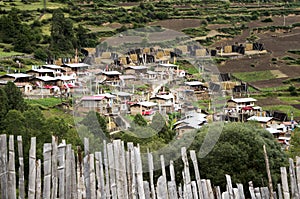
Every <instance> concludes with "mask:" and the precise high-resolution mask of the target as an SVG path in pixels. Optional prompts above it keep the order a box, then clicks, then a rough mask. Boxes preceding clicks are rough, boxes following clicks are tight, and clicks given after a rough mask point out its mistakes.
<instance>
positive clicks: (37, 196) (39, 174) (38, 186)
mask: <svg viewBox="0 0 300 199" xmlns="http://www.w3.org/2000/svg"><path fill="white" fill-rule="evenodd" d="M35 184H36V185H35V186H36V191H35V193H36V194H35V199H41V198H42V162H41V160H40V159H38V161H37V163H36V181H35Z"/></svg>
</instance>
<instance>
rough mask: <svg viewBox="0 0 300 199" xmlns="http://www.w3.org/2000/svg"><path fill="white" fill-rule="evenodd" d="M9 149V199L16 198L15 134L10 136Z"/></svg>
mask: <svg viewBox="0 0 300 199" xmlns="http://www.w3.org/2000/svg"><path fill="white" fill-rule="evenodd" d="M8 151H9V153H8V156H9V158H8V180H7V185H8V199H16V197H17V196H16V171H15V148H14V136H13V135H10V136H9V146H8Z"/></svg>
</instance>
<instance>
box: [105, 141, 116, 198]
mask: <svg viewBox="0 0 300 199" xmlns="http://www.w3.org/2000/svg"><path fill="white" fill-rule="evenodd" d="M107 155H108V166H109V179H110V190H111V197H112V198H113V199H114V198H117V187H116V186H117V185H116V174H115V172H116V170H115V159H114V150H113V145H112V144H111V143H108V144H107Z"/></svg>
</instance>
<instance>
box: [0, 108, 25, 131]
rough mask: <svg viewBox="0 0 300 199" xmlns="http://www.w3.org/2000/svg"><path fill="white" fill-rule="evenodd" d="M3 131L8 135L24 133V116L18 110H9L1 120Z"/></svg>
mask: <svg viewBox="0 0 300 199" xmlns="http://www.w3.org/2000/svg"><path fill="white" fill-rule="evenodd" d="M3 129H4V132H3V133H6V134H8V135H15V136H17V135H26V126H25V117H24V116H23V114H22V113H21V112H20V111H19V110H9V111H8V113H7V114H6V116H5V119H4V121H3Z"/></svg>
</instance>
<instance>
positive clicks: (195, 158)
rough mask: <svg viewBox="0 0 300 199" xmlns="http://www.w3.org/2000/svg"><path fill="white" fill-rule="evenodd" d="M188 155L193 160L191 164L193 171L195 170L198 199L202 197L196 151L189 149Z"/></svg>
mask: <svg viewBox="0 0 300 199" xmlns="http://www.w3.org/2000/svg"><path fill="white" fill-rule="evenodd" d="M190 156H191V159H192V162H193V165H194V171H195V176H196V182H197V187H198V195H199V199H203V193H202V189H201V177H200V172H199V167H198V162H197V156H196V152H195V151H194V150H191V151H190Z"/></svg>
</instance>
